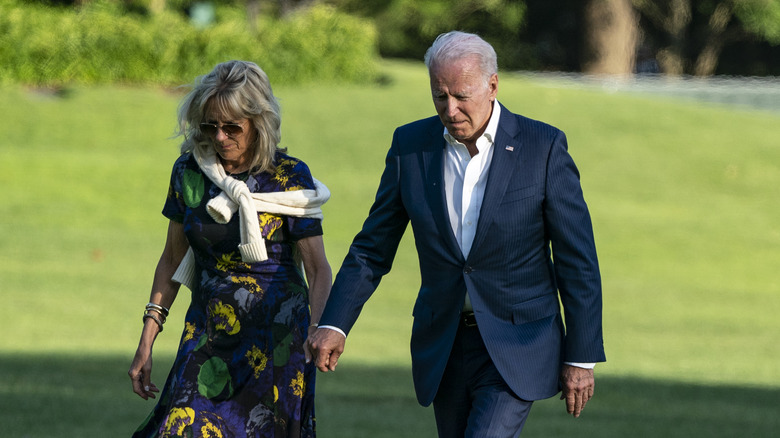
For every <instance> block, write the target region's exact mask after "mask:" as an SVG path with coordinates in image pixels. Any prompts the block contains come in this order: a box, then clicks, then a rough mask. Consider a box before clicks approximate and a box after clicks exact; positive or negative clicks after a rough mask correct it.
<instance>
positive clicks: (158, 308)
mask: <svg viewBox="0 0 780 438" xmlns="http://www.w3.org/2000/svg"><path fill="white" fill-rule="evenodd" d="M149 309H154V310H156V311H158V312H159V313H160V314H161V315H163V316H165V317H167V316H168V312H169V309H168V308H166V307H163V306H161V305H159V304H154V303H149V304H147V305H146V310H149Z"/></svg>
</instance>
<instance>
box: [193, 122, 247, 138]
mask: <svg viewBox="0 0 780 438" xmlns="http://www.w3.org/2000/svg"><path fill="white" fill-rule="evenodd" d="M220 129H221V130H222V132H224V133H225V135H227V136H228V137H235V136H237V135H239V134H241V133H242V132H244V127H243V125H239V124H238V123H223V124H221V125H218V124H216V123H201V124H200V131H201V132H202V133H204V134H206V135H208V136H209V137H216V136H217V132H218V131H219V130H220Z"/></svg>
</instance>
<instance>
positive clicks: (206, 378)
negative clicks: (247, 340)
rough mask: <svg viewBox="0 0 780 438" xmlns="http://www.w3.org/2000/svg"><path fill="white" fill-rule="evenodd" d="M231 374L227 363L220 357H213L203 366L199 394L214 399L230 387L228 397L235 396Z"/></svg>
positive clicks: (199, 374) (199, 380) (199, 377)
mask: <svg viewBox="0 0 780 438" xmlns="http://www.w3.org/2000/svg"><path fill="white" fill-rule="evenodd" d="M231 380H232V379H231V377H230V372H229V371H228V367H227V364H225V361H223V360H222V359H220V358H218V357H212V358H211V359H209V360H207V361H206V363H204V364H203V365H201V367H200V372H199V373H198V392H200V393H201V395H203V396H204V397H207V398H214V397H216V396H218V395H220V394H222V392H223V391H224V390H225V387H226V386H227V387H228V394H227V397H228V398H229V397H230V396H231V395H233V386H232V385H231Z"/></svg>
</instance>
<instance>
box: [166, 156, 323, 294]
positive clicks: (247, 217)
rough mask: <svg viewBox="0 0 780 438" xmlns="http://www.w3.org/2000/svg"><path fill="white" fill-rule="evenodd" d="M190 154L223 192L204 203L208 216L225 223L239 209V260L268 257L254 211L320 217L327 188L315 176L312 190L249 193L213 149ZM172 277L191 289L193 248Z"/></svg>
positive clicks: (195, 276) (250, 261) (259, 259)
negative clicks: (225, 167) (226, 168)
mask: <svg viewBox="0 0 780 438" xmlns="http://www.w3.org/2000/svg"><path fill="white" fill-rule="evenodd" d="M192 154H193V156H194V157H195V160H196V161H197V162H198V166H199V167H200V169H201V171H202V172H203V174H204V175H206V176H207V177H208V178H209V179H210V180H211V181H212V182H213V183H214V184H215V185H216V186H217V187H219V188H220V189H222V193H220V194H219V195H217V196H215V197H214V198H212V199H211V200H209V202H208V203H206V211H207V212H208V213H209V216H211V217H212V218H213V219H214V221H215V222H217V223H220V224H226V223H228V222H229V221H230V219H231V218H232V217H233V214H234V213H235V212H236V211H238V213H239V218H240V222H239V223H240V232H241V244H239V245H238V250H239V252H240V253H241V260H243V261H245V262H247V263H255V262H262V261H264V260H268V253H267V252H266V247H265V240H264V239H263V236H262V234H261V233H260V222H259V220H258V217H257V212H265V213H273V214H282V215H286V216H297V217H308V218H316V219H322V218H323V216H322V209H321V208H320V207H321V206H322V204H324V203H325V202H327V201H328V199H329V198H330V191H329V190H328V188H327V187H325V185H324V184H322V183H321V182H319V181H317V180H316V179H314V186H315V189H314V190H310V189H304V190H291V191H287V192H270V193H252V192H250V191H249V187H247V185H246V183H245V182H243V181H239V180H237V179H235V178H233V177H231V176H230V175H228V174H227V173H226V172H225V169H224V168H223V167H222V163H220V162H219V160H218V159H217V154H216V152H215V151H214V150H213V149H212V148H207V150H206V152H205V154H203V153H202V152H201V151H200V149H199V148H195V149H194V150H193V152H192ZM171 279H172V280H173V281H176V282H178V283H181V284H183V285H185V286H187V287H188V288H190V290H192V289H193V286H194V284H196V283H197V281H198V279H197V273H196V271H195V256H194V254H193V252H192V248H189V249H188V250H187V254H186V255H185V256H184V259H182V261H181V263H180V264H179V268H178V269H177V270H176V272H175V273H174V274H173V277H172V278H171Z"/></svg>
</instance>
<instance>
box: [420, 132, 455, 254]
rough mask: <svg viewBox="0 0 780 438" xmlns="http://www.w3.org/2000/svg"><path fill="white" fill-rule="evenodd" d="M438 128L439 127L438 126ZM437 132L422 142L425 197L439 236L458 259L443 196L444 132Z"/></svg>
mask: <svg viewBox="0 0 780 438" xmlns="http://www.w3.org/2000/svg"><path fill="white" fill-rule="evenodd" d="M438 126H440V125H438ZM438 129H439V131H438V132H433V131H431V133H430V134H431V138H430V139H429V141H427V142H424V144H425V145H430V146H426V147H425V149H424V151H423V167H424V172H425V197H426V201H427V203H428V205H429V206H430V209H431V213H432V215H433V220H434V221H435V222H436V228H437V229H438V231H439V235H440V236H442V238H443V239H444V243H445V244H446V245H447V247H448V248H449V249H450V250H451V251H452V252H453V253H454V254H456V256H457V257H458V258H460V259H462V258H463V254H462V253H461V251H460V247H459V246H458V241H457V240H456V239H455V234H453V232H452V225H451V224H450V216H449V214H448V212H447V201H446V198H445V195H444V148H445V147H446V141H445V140H444V137H443V136H442V132H443V130H444V127H443V126H440V127H439V128H438Z"/></svg>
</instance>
